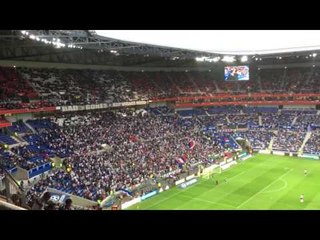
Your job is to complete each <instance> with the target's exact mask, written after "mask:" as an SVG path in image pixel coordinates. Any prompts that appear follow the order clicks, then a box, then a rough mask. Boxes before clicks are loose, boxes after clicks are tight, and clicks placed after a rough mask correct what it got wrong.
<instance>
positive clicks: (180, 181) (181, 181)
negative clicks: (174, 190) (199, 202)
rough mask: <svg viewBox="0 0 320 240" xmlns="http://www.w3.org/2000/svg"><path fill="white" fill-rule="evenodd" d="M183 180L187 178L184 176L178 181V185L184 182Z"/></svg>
mask: <svg viewBox="0 0 320 240" xmlns="http://www.w3.org/2000/svg"><path fill="white" fill-rule="evenodd" d="M183 182H185V179H184V178H183V179H180V180H178V181H176V185H179V184H181V183H183Z"/></svg>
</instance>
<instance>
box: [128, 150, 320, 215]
mask: <svg viewBox="0 0 320 240" xmlns="http://www.w3.org/2000/svg"><path fill="white" fill-rule="evenodd" d="M304 169H307V171H308V174H307V175H306V176H305V175H304ZM225 179H227V182H225ZM199 180H200V181H199V182H197V183H195V184H194V185H191V186H189V187H187V188H185V189H180V188H178V187H174V188H172V189H170V190H168V191H165V192H162V193H160V194H158V195H156V196H154V197H152V198H150V199H147V200H145V201H143V202H141V203H139V204H136V205H134V206H132V207H130V208H129V209H133V210H136V209H139V210H164V209H167V210H192V209H199V210H201V209H203V210H207V209H230V210H237V209H239V210H241V209H257V210H258V209H320V161H319V160H312V159H304V158H297V157H287V156H275V155H264V154H258V155H255V156H254V157H252V158H250V159H248V160H246V161H244V162H241V163H239V164H237V165H235V166H233V167H231V168H229V169H228V170H226V171H224V172H222V173H221V174H214V175H213V176H212V177H211V178H210V179H202V178H200V179H199ZM216 180H218V182H219V184H218V185H215V181H216ZM301 194H304V203H300V195H301Z"/></svg>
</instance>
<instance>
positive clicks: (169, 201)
mask: <svg viewBox="0 0 320 240" xmlns="http://www.w3.org/2000/svg"><path fill="white" fill-rule="evenodd" d="M239 34H241V36H243V37H246V38H245V39H242V40H241V41H238V42H237V38H234V37H232V36H235V35H237V36H238V35H239ZM275 36H276V37H275ZM222 37H225V38H224V39H223V38H222ZM262 38H263V39H264V41H262V40H261V39H262ZM161 39H162V40H163V41H162V42H161ZM246 39H248V40H246ZM184 40H185V41H184ZM241 43H243V44H244V45H243V46H241V45H240V44H241ZM0 44H1V48H0V56H1V57H0V209H10V210H128V211H130V210H317V209H320V192H319V189H320V31H278V32H275V31H257V30H255V31H253V30H251V31H240V30H239V31H225V32H223V34H222V32H221V31H217V30H206V31H178V30H177V31H164V30H161V31H153V30H152V31H150V30H149V31H148V30H144V31H107V30H105V31H102V30H1V31H0ZM245 44H246V45H245Z"/></svg>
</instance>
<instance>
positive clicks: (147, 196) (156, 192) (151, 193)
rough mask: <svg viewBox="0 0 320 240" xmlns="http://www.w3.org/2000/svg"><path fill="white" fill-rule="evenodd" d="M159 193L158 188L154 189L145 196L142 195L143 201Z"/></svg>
mask: <svg viewBox="0 0 320 240" xmlns="http://www.w3.org/2000/svg"><path fill="white" fill-rule="evenodd" d="M157 194H158V191H157V190H154V191H152V192H149V193H147V194H145V195H143V196H142V197H141V201H143V200H146V199H148V198H150V197H153V196H154V195H157Z"/></svg>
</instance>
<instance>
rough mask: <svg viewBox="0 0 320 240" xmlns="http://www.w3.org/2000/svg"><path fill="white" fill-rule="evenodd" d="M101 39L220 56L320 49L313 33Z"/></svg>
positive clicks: (146, 34) (163, 33) (141, 33)
mask: <svg viewBox="0 0 320 240" xmlns="http://www.w3.org/2000/svg"><path fill="white" fill-rule="evenodd" d="M96 33H97V34H98V35H101V36H105V37H110V38H115V39H119V40H125V41H131V42H138V43H143V44H153V45H158V46H165V47H174V48H181V49H189V50H196V51H203V52H210V53H219V54H238V55H250V54H260V55H261V54H270V53H284V52H293V51H295V52H297V51H306V50H308V51H309V50H316V49H320V31H318V30H317V31H314V30H308V31H305V30H96Z"/></svg>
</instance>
